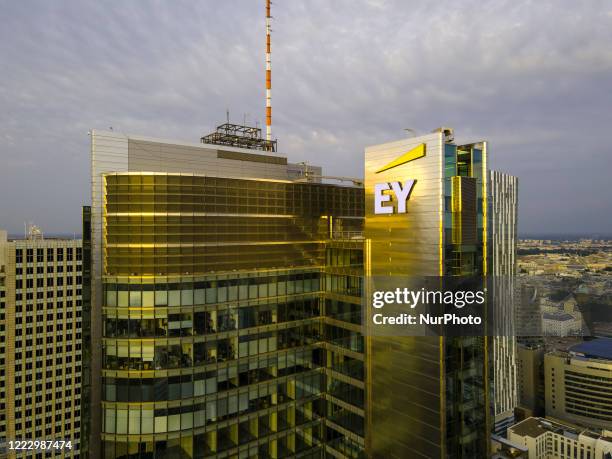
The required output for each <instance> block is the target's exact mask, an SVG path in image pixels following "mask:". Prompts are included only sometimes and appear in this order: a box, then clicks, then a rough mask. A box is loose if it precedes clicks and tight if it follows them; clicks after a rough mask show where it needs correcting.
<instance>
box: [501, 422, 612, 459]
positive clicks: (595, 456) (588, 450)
mask: <svg viewBox="0 0 612 459" xmlns="http://www.w3.org/2000/svg"><path fill="white" fill-rule="evenodd" d="M508 440H509V441H511V442H513V443H516V444H518V445H522V446H524V447H526V448H527V449H528V451H529V453H528V456H527V459H611V458H612V432H611V431H608V430H604V431H601V432H596V431H590V430H586V429H580V428H576V427H573V426H570V425H568V424H561V423H559V422H555V421H552V420H548V419H544V418H533V417H531V418H527V419H525V420H524V421H521V422H519V423H518V424H516V425H514V426H512V427H510V428H509V429H508Z"/></svg>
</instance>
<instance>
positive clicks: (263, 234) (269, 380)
mask: <svg viewBox="0 0 612 459" xmlns="http://www.w3.org/2000/svg"><path fill="white" fill-rule="evenodd" d="M362 216H363V190H362V189H360V188H354V187H338V186H331V185H324V184H313V183H292V182H286V181H278V180H276V181H275V180H255V179H232V178H222V177H205V176H201V175H193V174H162V173H110V174H105V175H104V176H103V211H102V222H101V223H102V225H101V226H102V235H103V238H102V247H101V249H102V253H103V257H102V261H103V263H102V265H103V278H102V284H103V289H102V318H101V319H102V375H101V376H102V403H101V405H102V406H101V408H102V413H103V421H102V428H101V439H102V441H103V456H102V457H106V458H127V457H130V458H135V457H141V458H159V457H164V458H166V457H168V458H169V457H172V458H175V457H176V458H180V457H189V458H192V457H193V458H203V457H245V458H246V457H253V458H268V457H270V458H280V457H288V456H291V457H294V456H297V457H317V458H318V457H323V456H324V455H325V454H327V453H326V451H327V452H331V453H332V454H334V453H335V454H336V455H339V456H340V457H345V456H346V457H356V456H358V455H359V454H361V452H362V450H363V444H364V442H363V435H364V423H363V415H364V413H363V410H364V397H365V396H364V389H365V387H364V383H363V361H364V356H363V337H362V336H361V334H360V326H359V322H360V317H359V316H360V314H359V307H360V306H359V305H360V301H361V298H360V294H361V278H360V276H361V269H362V265H363V262H362V242H361V240H359V239H352V240H351V239H347V236H346V235H347V234H353V235H354V234H356V232H358V231H360V230H361V225H362V223H363V219H362Z"/></svg>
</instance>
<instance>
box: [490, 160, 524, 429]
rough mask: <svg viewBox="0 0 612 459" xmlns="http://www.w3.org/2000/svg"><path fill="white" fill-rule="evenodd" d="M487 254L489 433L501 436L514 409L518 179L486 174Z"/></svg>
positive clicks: (515, 388)
mask: <svg viewBox="0 0 612 459" xmlns="http://www.w3.org/2000/svg"><path fill="white" fill-rule="evenodd" d="M488 177H489V196H490V198H489V210H488V218H489V225H488V227H489V232H490V236H489V237H488V251H489V254H490V259H491V261H490V268H489V274H490V282H489V286H490V289H491V291H490V292H489V294H490V296H491V298H493V299H494V300H493V301H494V302H495V313H496V315H497V317H495V322H496V323H497V325H498V326H497V327H496V328H497V330H496V331H495V334H494V336H493V337H492V340H491V349H492V355H491V371H492V374H493V378H492V392H493V397H492V405H493V407H492V408H493V422H494V426H493V431H494V432H495V433H496V434H498V435H501V436H505V435H506V430H507V428H508V427H509V426H511V425H512V424H513V423H514V409H515V408H516V407H517V406H518V381H517V363H516V362H517V342H516V325H515V315H516V312H515V307H514V305H515V302H516V300H517V299H516V298H515V291H516V287H515V277H516V243H517V210H518V209H517V208H518V194H517V193H518V179H517V178H516V177H513V176H511V175H508V174H504V173H501V172H499V171H488Z"/></svg>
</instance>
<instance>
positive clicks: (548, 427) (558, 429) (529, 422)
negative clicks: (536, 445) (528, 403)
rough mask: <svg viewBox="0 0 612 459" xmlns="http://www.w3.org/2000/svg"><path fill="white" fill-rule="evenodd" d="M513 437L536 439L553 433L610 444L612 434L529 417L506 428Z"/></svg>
mask: <svg viewBox="0 0 612 459" xmlns="http://www.w3.org/2000/svg"><path fill="white" fill-rule="evenodd" d="M508 431H511V432H512V433H514V434H515V435H519V436H521V437H530V438H538V437H540V436H541V435H544V434H546V433H547V432H551V433H555V434H557V435H563V436H564V437H567V438H572V439H574V440H578V437H579V436H580V435H585V436H588V437H590V438H593V439H596V440H597V439H601V440H605V441H608V442H612V432H610V431H607V430H603V431H601V432H595V431H593V430H588V429H583V428H580V427H577V426H571V425H568V424H562V423H560V422H557V421H553V420H550V419H545V418H536V417H530V418H527V419H525V420H524V421H521V422H519V423H518V424H515V425H513V426H512V427H509V428H508Z"/></svg>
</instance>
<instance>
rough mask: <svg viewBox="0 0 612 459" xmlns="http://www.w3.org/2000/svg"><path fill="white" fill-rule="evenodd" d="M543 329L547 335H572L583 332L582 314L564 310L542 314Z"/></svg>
mask: <svg viewBox="0 0 612 459" xmlns="http://www.w3.org/2000/svg"><path fill="white" fill-rule="evenodd" d="M542 331H543V333H544V335H545V336H571V335H579V334H580V333H581V332H582V315H581V314H580V313H568V312H562V311H554V312H544V313H543V314H542Z"/></svg>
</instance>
